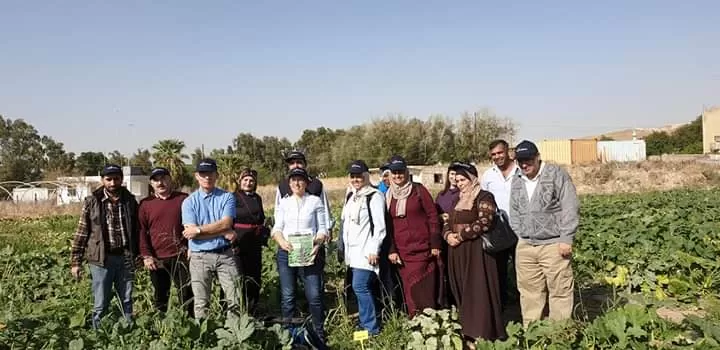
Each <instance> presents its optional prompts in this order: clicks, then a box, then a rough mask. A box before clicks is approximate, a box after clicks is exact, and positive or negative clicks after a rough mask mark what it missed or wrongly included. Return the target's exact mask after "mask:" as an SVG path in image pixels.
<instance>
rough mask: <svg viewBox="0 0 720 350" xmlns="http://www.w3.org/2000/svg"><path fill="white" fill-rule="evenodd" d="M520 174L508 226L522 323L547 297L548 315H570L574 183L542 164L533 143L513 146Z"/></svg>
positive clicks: (535, 316) (576, 213) (576, 206)
mask: <svg viewBox="0 0 720 350" xmlns="http://www.w3.org/2000/svg"><path fill="white" fill-rule="evenodd" d="M515 159H516V160H517V162H518V165H519V166H520V169H521V171H522V174H520V175H518V176H516V177H515V178H514V179H513V180H512V185H511V189H510V226H511V227H512V229H513V231H515V234H517V236H518V238H519V239H518V243H517V247H516V249H515V269H516V273H517V285H518V290H519V291H520V306H521V310H522V317H523V324H524V325H525V326H526V327H527V326H528V324H529V323H530V322H532V321H535V320H539V319H540V318H541V317H542V312H543V309H544V307H545V303H546V302H545V300H546V298H547V300H548V304H549V309H550V319H553V320H563V319H569V318H570V317H571V316H572V310H573V302H574V300H573V289H574V286H575V284H574V278H573V269H572V264H571V255H572V244H573V239H574V237H575V232H576V231H577V228H578V225H579V222H580V203H579V201H578V197H577V193H576V190H575V185H574V184H573V182H572V179H571V178H570V175H569V174H568V173H567V171H565V169H563V168H561V167H559V166H557V165H555V164H549V163H545V162H543V161H542V160H541V159H540V152H539V151H538V149H537V146H535V144H534V143H532V142H530V141H522V142H520V144H518V145H517V147H516V148H515Z"/></svg>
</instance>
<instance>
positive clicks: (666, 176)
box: [0, 161, 720, 219]
mask: <svg viewBox="0 0 720 350" xmlns="http://www.w3.org/2000/svg"><path fill="white" fill-rule="evenodd" d="M487 166H488V165H481V166H479V167H478V168H479V169H478V170H480V171H481V172H482V171H484V170H485V168H486V167H487ZM566 168H567V169H568V171H569V172H570V175H571V176H572V178H573V182H574V183H575V185H576V187H577V190H578V193H580V194H590V193H598V194H600V193H602V194H610V193H628V192H646V191H656V190H660V191H663V190H669V189H673V188H686V187H695V188H697V187H700V188H703V187H711V186H718V185H720V163H717V164H708V163H702V162H697V161H682V162H663V161H645V162H640V163H615V164H612V163H611V164H595V165H583V166H567V167H566ZM377 180H378V179H377V178H376V177H374V178H373V181H377ZM322 181H323V184H324V186H325V189H326V190H327V191H328V193H329V197H330V202H331V203H332V204H336V203H340V202H341V201H342V200H343V197H344V194H345V189H346V187H347V185H348V179H347V178H346V177H340V178H326V179H322ZM276 189H277V186H269V185H268V186H261V187H259V188H258V193H259V194H260V195H261V196H262V198H263V202H264V204H265V207H266V208H267V209H270V208H272V207H273V206H274V201H275V191H276ZM430 189H431V190H435V191H436V190H438V189H439V187H437V186H432V187H431V188H430ZM78 212H80V204H70V205H65V206H56V205H54V204H53V203H38V204H30V203H27V204H25V203H19V204H14V203H11V202H0V219H6V218H33V217H43V216H51V215H64V214H77V213H78Z"/></svg>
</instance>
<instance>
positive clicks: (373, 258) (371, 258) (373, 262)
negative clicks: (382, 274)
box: [367, 254, 378, 266]
mask: <svg viewBox="0 0 720 350" xmlns="http://www.w3.org/2000/svg"><path fill="white" fill-rule="evenodd" d="M367 259H368V264H370V265H372V266H375V265H377V264H378V256H377V255H375V254H370V255H368V257H367Z"/></svg>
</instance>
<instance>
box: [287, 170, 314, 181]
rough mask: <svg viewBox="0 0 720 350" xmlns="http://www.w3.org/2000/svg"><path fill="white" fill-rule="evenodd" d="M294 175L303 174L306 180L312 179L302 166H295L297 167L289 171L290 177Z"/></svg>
mask: <svg viewBox="0 0 720 350" xmlns="http://www.w3.org/2000/svg"><path fill="white" fill-rule="evenodd" d="M293 176H301V177H303V178H304V179H305V181H309V180H310V176H308V173H307V171H306V170H305V169H302V168H295V169H292V170H290V172H289V173H288V178H291V177H293Z"/></svg>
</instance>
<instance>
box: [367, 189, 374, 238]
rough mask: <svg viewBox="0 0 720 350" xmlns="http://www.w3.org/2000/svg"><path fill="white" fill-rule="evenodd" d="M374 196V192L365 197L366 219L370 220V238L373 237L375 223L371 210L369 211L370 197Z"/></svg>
mask: <svg viewBox="0 0 720 350" xmlns="http://www.w3.org/2000/svg"><path fill="white" fill-rule="evenodd" d="M374 194H375V192H373V193H371V194H370V195H369V196H365V198H366V199H367V210H368V219H370V237H372V236H375V223H374V222H373V217H372V209H370V201H371V200H372V196H373V195H374Z"/></svg>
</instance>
